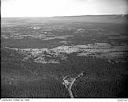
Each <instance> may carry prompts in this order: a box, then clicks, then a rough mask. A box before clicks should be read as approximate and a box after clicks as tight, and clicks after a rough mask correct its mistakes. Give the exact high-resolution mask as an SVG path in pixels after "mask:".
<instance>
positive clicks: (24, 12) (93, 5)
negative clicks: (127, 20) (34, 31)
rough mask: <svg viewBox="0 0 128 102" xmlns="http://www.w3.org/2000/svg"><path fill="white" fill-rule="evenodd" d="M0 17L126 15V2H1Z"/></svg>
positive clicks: (30, 0)
mask: <svg viewBox="0 0 128 102" xmlns="http://www.w3.org/2000/svg"><path fill="white" fill-rule="evenodd" d="M1 1H2V4H1V16H2V17H51V16H72V15H104V14H125V13H128V11H127V9H128V7H127V3H128V0H1Z"/></svg>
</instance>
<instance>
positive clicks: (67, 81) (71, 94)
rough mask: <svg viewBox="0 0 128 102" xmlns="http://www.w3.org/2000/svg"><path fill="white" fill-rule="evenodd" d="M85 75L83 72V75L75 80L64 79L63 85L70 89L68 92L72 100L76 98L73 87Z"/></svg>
mask: <svg viewBox="0 0 128 102" xmlns="http://www.w3.org/2000/svg"><path fill="white" fill-rule="evenodd" d="M83 75H84V74H83V72H82V73H80V74H78V75H77V77H75V78H72V77H68V76H65V77H64V78H63V85H65V87H66V88H67V89H68V92H69V95H70V97H71V98H74V95H73V92H72V86H73V84H74V83H75V81H76V80H77V79H78V78H80V77H82V76H83Z"/></svg>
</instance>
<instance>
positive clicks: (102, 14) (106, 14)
mask: <svg viewBox="0 0 128 102" xmlns="http://www.w3.org/2000/svg"><path fill="white" fill-rule="evenodd" d="M125 15H128V13H126V14H96V15H71V16H70V15H69V16H30V17H29V16H17V17H13V16H10V17H2V16H1V18H54V17H79V16H125Z"/></svg>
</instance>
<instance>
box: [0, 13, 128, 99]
mask: <svg viewBox="0 0 128 102" xmlns="http://www.w3.org/2000/svg"><path fill="white" fill-rule="evenodd" d="M127 26H128V23H127V17H126V16H121V15H110V16H74V17H51V18H2V21H1V89H2V97H42V98H70V97H74V98H86V97H89V98H91V97H115V98H117V97H128V95H127V91H128V87H127V86H128V69H127V62H128V53H127V52H128V41H127V40H128V34H127V32H128V30H127V29H126V28H127Z"/></svg>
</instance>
